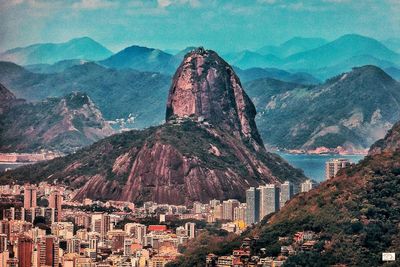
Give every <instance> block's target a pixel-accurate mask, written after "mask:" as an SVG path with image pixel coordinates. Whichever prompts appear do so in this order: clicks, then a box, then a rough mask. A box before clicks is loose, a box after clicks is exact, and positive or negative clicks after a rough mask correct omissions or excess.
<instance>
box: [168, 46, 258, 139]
mask: <svg viewBox="0 0 400 267" xmlns="http://www.w3.org/2000/svg"><path fill="white" fill-rule="evenodd" d="M255 116H256V109H255V107H254V105H253V103H252V102H251V100H250V98H249V97H248V96H247V94H246V93H245V92H244V90H243V88H242V85H241V84H240V80H239V78H238V77H237V76H236V74H235V73H234V71H233V69H232V68H231V67H230V66H229V65H228V64H227V63H226V62H225V61H224V60H223V59H222V58H220V57H219V56H218V54H217V53H215V52H214V51H211V50H204V49H203V48H197V49H195V50H193V51H192V52H190V53H188V54H187V55H186V56H185V58H184V60H183V62H182V64H181V65H180V66H179V68H178V70H177V72H176V73H175V75H174V78H173V81H172V86H171V89H170V91H169V96H168V102H167V114H166V120H167V122H168V121H171V120H173V119H175V118H184V117H194V118H195V119H200V120H202V119H204V120H206V121H208V122H210V123H211V124H214V125H218V126H219V127H220V128H221V129H223V130H226V131H227V132H231V133H233V134H234V135H235V136H236V137H238V138H247V139H249V140H251V141H255V142H256V143H257V144H258V145H260V146H263V142H262V140H261V137H260V135H259V133H258V130H257V126H256V124H255V121H254V118H255Z"/></svg>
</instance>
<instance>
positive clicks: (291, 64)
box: [225, 34, 400, 79]
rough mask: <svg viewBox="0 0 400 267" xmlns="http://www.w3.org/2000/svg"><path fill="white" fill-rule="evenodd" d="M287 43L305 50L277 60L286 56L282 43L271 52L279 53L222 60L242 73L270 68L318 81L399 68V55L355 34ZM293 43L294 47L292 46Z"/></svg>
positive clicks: (240, 54) (248, 53) (245, 54)
mask: <svg viewBox="0 0 400 267" xmlns="http://www.w3.org/2000/svg"><path fill="white" fill-rule="evenodd" d="M288 43H289V44H290V46H294V47H303V48H304V49H306V50H303V51H302V50H301V49H300V48H299V49H298V51H299V52H296V53H293V54H290V55H288V56H282V57H279V54H280V55H285V54H286V55H287V54H289V53H288V52H284V51H285V47H286V46H287V44H286V43H284V44H282V48H280V47H281V46H279V47H275V48H274V49H275V50H278V51H280V50H279V49H282V51H283V52H277V51H275V52H274V53H268V49H267V48H264V49H261V50H258V51H256V52H252V51H248V50H246V51H242V52H237V53H231V54H228V55H226V57H225V58H226V60H227V61H228V62H230V63H231V64H233V65H235V66H237V67H239V68H242V69H247V68H255V67H260V68H266V67H269V68H271V67H274V68H279V69H283V70H290V71H291V72H307V73H310V74H312V75H314V76H315V77H317V78H318V79H326V78H329V77H331V76H334V75H338V74H340V73H343V72H346V71H349V70H351V68H353V67H357V66H363V65H368V64H372V65H376V66H379V67H381V68H390V67H397V66H398V65H399V64H400V54H398V53H396V52H394V51H392V50H390V49H389V48H387V47H386V46H385V45H384V44H382V43H381V42H379V41H377V40H375V39H373V38H369V37H365V36H361V35H357V34H347V35H344V36H341V37H339V38H338V39H336V40H334V41H332V42H325V41H324V40H320V39H317V40H314V39H311V40H309V39H303V38H294V39H291V40H290V41H288ZM296 43H297V45H295V44H296ZM395 43H396V42H395V40H392V42H391V44H392V46H391V47H394V44H395ZM285 44H286V45H285ZM304 44H306V45H304ZM318 44H319V45H318ZM313 45H314V47H313ZM290 46H289V47H290ZM307 47H308V48H310V49H307ZM311 47H312V48H311ZM274 49H272V50H274ZM260 51H264V52H260ZM292 51H295V49H294V50H292Z"/></svg>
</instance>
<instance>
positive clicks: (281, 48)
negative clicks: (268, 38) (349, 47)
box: [256, 37, 328, 58]
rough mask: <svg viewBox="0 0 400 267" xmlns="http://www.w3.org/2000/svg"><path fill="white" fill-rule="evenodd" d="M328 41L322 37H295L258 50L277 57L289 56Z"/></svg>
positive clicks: (262, 53) (260, 52)
mask: <svg viewBox="0 0 400 267" xmlns="http://www.w3.org/2000/svg"><path fill="white" fill-rule="evenodd" d="M327 42H328V41H326V40H325V39H322V38H304V37H293V38H291V39H289V40H287V41H286V42H284V43H282V44H280V45H278V46H273V45H266V46H263V47H261V48H260V49H258V50H257V51H256V52H257V53H259V54H261V55H268V54H271V55H275V56H277V57H281V58H284V57H287V56H290V55H293V54H296V53H300V52H304V51H307V50H311V49H314V48H317V47H320V46H322V45H324V44H326V43H327Z"/></svg>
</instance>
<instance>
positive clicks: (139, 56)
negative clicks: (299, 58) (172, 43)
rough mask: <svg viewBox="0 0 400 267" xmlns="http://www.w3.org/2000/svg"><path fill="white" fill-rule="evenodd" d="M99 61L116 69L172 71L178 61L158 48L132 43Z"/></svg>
mask: <svg viewBox="0 0 400 267" xmlns="http://www.w3.org/2000/svg"><path fill="white" fill-rule="evenodd" d="M99 63H100V64H102V65H104V66H107V67H110V68H116V69H126V68H130V69H135V70H138V71H153V72H161V73H173V72H174V71H175V69H176V66H177V65H178V64H179V61H177V60H176V59H175V57H174V56H172V55H171V54H168V53H165V52H163V51H161V50H159V49H154V48H148V47H142V46H136V45H133V46H130V47H127V48H125V49H123V50H122V51H120V52H118V53H116V54H115V55H112V56H111V57H109V58H107V59H105V60H102V61H99Z"/></svg>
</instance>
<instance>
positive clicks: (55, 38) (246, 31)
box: [0, 0, 400, 52]
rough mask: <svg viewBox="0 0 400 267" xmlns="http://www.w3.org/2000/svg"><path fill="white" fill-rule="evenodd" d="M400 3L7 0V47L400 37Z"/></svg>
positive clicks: (239, 44)
mask: <svg viewBox="0 0 400 267" xmlns="http://www.w3.org/2000/svg"><path fill="white" fill-rule="evenodd" d="M399 14H400V0H142V1H139V0H120V1H116V0H0V51H5V50H6V49H10V48H14V47H18V46H26V45H29V44H33V43H43V42H64V41H67V40H69V39H72V38H76V37H82V36H89V37H91V38H93V39H95V40H96V41H98V42H100V43H102V44H103V45H105V46H106V47H108V48H109V49H110V50H112V51H114V52H117V51H119V50H121V49H123V48H125V47H127V46H131V45H134V44H135V45H143V46H148V47H154V48H160V49H183V48H185V47H187V46H199V45H202V46H204V47H206V48H211V49H215V50H218V51H224V52H230V51H239V50H243V49H250V50H252V49H257V48H259V47H262V46H264V45H269V44H279V43H282V42H284V41H286V40H288V39H290V38H292V37H295V36H302V37H322V38H325V39H327V40H333V39H335V38H337V37H339V36H341V35H343V34H347V33H358V34H362V35H366V36H369V37H373V38H376V39H379V40H385V39H388V38H393V37H398V36H400V16H399Z"/></svg>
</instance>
